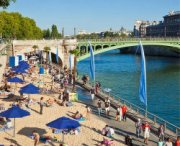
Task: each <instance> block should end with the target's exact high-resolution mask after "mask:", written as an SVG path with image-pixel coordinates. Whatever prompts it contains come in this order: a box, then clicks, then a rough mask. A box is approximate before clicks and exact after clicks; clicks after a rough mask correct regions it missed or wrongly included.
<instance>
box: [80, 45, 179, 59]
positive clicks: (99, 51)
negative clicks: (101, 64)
mask: <svg viewBox="0 0 180 146" xmlns="http://www.w3.org/2000/svg"><path fill="white" fill-rule="evenodd" d="M104 46H105V45H104ZM107 46H108V45H106V47H107ZM135 46H138V42H134V43H129V44H126V43H122V44H119V45H116V46H109V47H107V48H104V47H103V49H100V50H96V51H94V55H97V54H100V53H104V52H107V51H111V50H115V49H122V48H129V47H135ZM143 46H162V47H165V48H166V47H168V48H170V49H171V50H172V51H174V52H178V53H180V45H176V46H174V45H172V43H169V44H165V43H144V44H143ZM89 56H90V54H89V53H88V54H85V55H83V56H79V57H78V61H81V60H84V59H86V58H88V57H89Z"/></svg>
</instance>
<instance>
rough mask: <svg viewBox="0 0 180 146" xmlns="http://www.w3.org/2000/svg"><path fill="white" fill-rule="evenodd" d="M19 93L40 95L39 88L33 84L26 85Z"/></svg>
mask: <svg viewBox="0 0 180 146" xmlns="http://www.w3.org/2000/svg"><path fill="white" fill-rule="evenodd" d="M19 92H20V93H25V94H39V93H40V88H38V87H36V86H34V85H33V84H31V83H30V84H28V85H26V86H24V87H22V88H21V89H20V91H19Z"/></svg>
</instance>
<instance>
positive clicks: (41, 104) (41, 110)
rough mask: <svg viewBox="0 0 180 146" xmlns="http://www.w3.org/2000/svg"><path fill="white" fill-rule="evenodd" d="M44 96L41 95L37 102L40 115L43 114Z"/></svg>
mask: <svg viewBox="0 0 180 146" xmlns="http://www.w3.org/2000/svg"><path fill="white" fill-rule="evenodd" d="M43 100H44V97H41V99H40V102H39V105H40V112H39V113H40V114H41V115H42V114H43V106H44V101H43Z"/></svg>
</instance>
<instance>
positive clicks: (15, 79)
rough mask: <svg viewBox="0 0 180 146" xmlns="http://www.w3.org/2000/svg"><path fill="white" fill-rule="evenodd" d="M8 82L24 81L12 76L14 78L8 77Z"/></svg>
mask: <svg viewBox="0 0 180 146" xmlns="http://www.w3.org/2000/svg"><path fill="white" fill-rule="evenodd" d="M7 81H8V82H12V83H23V82H24V81H23V80H22V79H20V78H18V77H14V78H9V79H8V80H7Z"/></svg>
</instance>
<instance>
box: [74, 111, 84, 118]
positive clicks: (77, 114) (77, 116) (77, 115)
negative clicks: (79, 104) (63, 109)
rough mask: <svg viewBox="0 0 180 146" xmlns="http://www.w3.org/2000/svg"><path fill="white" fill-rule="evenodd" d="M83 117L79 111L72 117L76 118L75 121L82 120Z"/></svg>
mask: <svg viewBox="0 0 180 146" xmlns="http://www.w3.org/2000/svg"><path fill="white" fill-rule="evenodd" d="M82 117H83V115H82V114H80V112H79V111H77V112H76V113H75V114H74V115H72V118H74V119H80V118H82Z"/></svg>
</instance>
